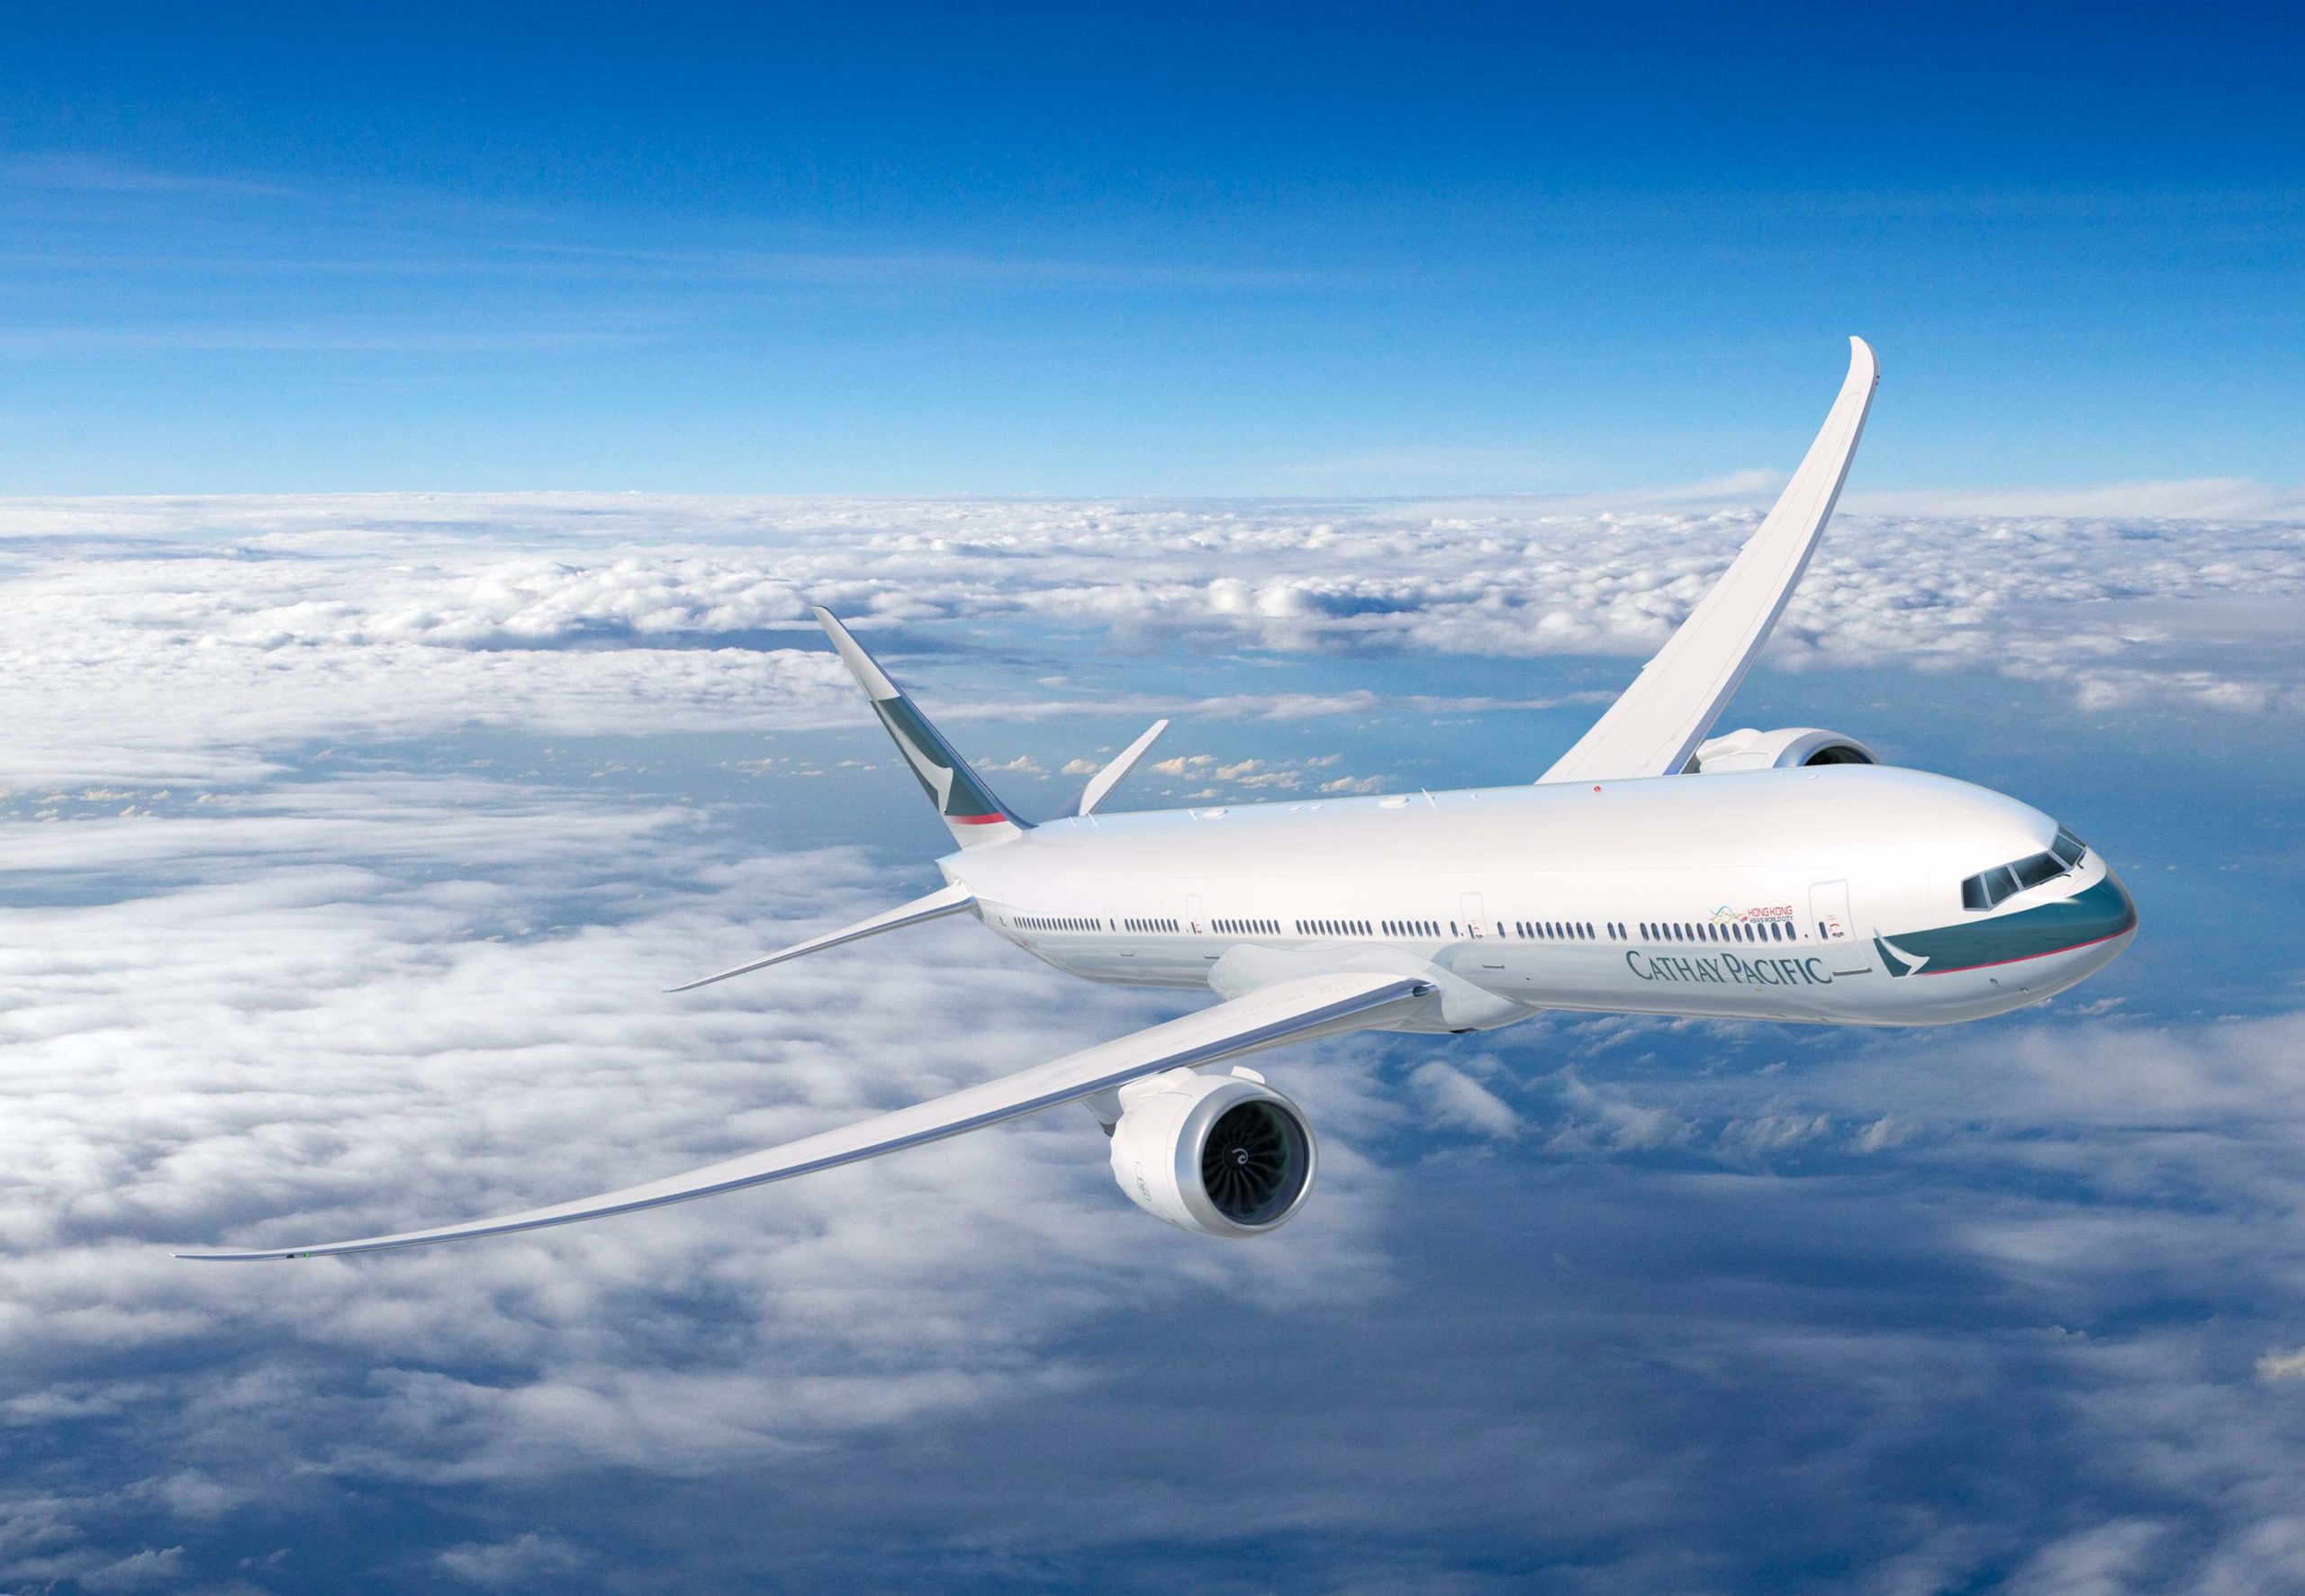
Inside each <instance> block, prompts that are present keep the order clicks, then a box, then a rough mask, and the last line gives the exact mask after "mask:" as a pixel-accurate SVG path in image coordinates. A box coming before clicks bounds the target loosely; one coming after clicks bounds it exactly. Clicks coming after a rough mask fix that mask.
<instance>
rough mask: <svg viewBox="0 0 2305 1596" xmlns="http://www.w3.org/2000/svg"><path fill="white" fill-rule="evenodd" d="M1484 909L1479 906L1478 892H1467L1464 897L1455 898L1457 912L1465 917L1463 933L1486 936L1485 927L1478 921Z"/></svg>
mask: <svg viewBox="0 0 2305 1596" xmlns="http://www.w3.org/2000/svg"><path fill="white" fill-rule="evenodd" d="M1485 912H1486V911H1485V910H1484V909H1483V908H1482V907H1481V902H1480V894H1479V893H1478V892H1468V893H1466V894H1465V895H1464V897H1461V898H1460V899H1458V900H1457V913H1459V914H1460V915H1463V916H1464V917H1465V934H1466V935H1467V936H1487V934H1488V932H1487V928H1486V927H1485V926H1483V925H1482V924H1481V923H1480V917H1481V915H1483V914H1484V913H1485Z"/></svg>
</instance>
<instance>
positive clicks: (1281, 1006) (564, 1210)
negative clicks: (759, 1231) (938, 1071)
mask: <svg viewBox="0 0 2305 1596" xmlns="http://www.w3.org/2000/svg"><path fill="white" fill-rule="evenodd" d="M1430 990H1431V987H1429V985H1427V984H1426V983H1425V982H1423V981H1420V980H1418V979H1416V978H1414V977H1403V976H1397V975H1374V974H1352V975H1320V976H1305V977H1300V978H1297V979H1294V980H1287V981H1278V982H1275V983H1273V984H1272V985H1271V986H1269V987H1260V988H1259V989H1257V990H1256V991H1253V992H1250V993H1247V994H1244V995H1243V996H1239V997H1236V998H1234V999H1232V1000H1231V1001H1229V1002H1225V1003H1220V1004H1218V1005H1216V1006H1215V1007H1214V1008H1207V1009H1203V1010H1201V1011H1200V1012H1199V1013H1198V1014H1187V1015H1186V1016H1184V1018H1182V1019H1180V1020H1171V1021H1170V1022H1168V1023H1166V1024H1163V1025H1155V1026H1153V1027H1152V1028H1151V1029H1150V1030H1145V1031H1139V1032H1135V1033H1134V1035H1130V1036H1124V1037H1121V1038H1119V1039H1118V1040H1116V1041H1107V1042H1100V1043H1099V1044H1098V1045H1097V1046H1095V1047H1092V1048H1089V1049H1087V1050H1084V1051H1081V1052H1078V1053H1071V1054H1068V1055H1067V1056H1065V1057H1064V1058H1062V1059H1054V1060H1053V1061H1051V1062H1049V1063H1046V1064H1039V1065H1035V1066H1034V1067H1033V1068H1031V1069H1023V1070H1019V1071H1017V1073H1016V1074H1014V1075H1010V1076H1004V1077H1003V1078H1000V1079H999V1080H995V1081H988V1082H986V1083H985V1084H983V1085H982V1086H974V1087H963V1088H962V1089H961V1090H959V1091H957V1092H953V1093H949V1094H947V1095H946V1096H942V1097H938V1098H936V1099H934V1100H932V1101H930V1102H927V1103H921V1104H917V1105H914V1106H912V1107H910V1108H899V1109H898V1110H896V1111H895V1112H894V1113H892V1114H881V1115H880V1116H879V1117H877V1118H874V1119H869V1120H865V1121H863V1122H861V1123H857V1124H854V1125H849V1126H846V1127H845V1128H843V1129H841V1130H837V1131H826V1132H821V1133H820V1134H818V1135H815V1136H804V1137H802V1138H801V1139H800V1141H788V1142H786V1143H785V1144H784V1145H783V1146H782V1147H773V1148H770V1149H769V1150H766V1151H764V1152H756V1153H746V1154H745V1155H744V1156H743V1157H741V1158H735V1159H727V1160H725V1161H723V1162H721V1163H718V1164H710V1165H707V1166H706V1167H705V1168H701V1169H694V1170H691V1171H690V1172H689V1173H687V1174H685V1175H674V1176H671V1177H667V1178H665V1179H663V1180H655V1181H650V1182H648V1183H647V1184H646V1185H643V1186H627V1187H625V1188H624V1189H623V1190H621V1191H614V1192H608V1193H605V1194H603V1195H600V1196H597V1197H583V1198H580V1199H578V1200H577V1201H575V1202H574V1203H560V1204H555V1205H554V1206H552V1207H549V1208H531V1209H529V1210H528V1211H527V1212H526V1213H508V1214H505V1215H503V1216H502V1217H501V1218H498V1219H483V1220H474V1221H471V1222H467V1223H465V1224H454V1225H442V1226H439V1227H438V1228H437V1229H433V1230H428V1231H402V1232H400V1233H399V1234H398V1235H392V1236H368V1237H364V1238H362V1239H361V1240H356V1241H330V1242H326V1243H323V1244H321V1245H319V1246H312V1247H272V1248H258V1249H249V1250H247V1251H213V1252H180V1253H178V1254H176V1256H177V1257H178V1258H198V1259H202V1260H205V1261H210V1262H226V1263H241V1262H253V1261H255V1260H258V1259H262V1258H325V1257H329V1256H330V1255H333V1254H338V1253H348V1252H377V1251H381V1250H383V1249H386V1248H392V1247H418V1246H422V1245H424V1244H426V1243H428V1242H433V1241H461V1240H466V1239H467V1238H469V1237H474V1236H501V1235H504V1234H506V1233H507V1232H510V1231H533V1230H538V1229H541V1228H543V1227H544V1226H546V1225H565V1224H574V1223H575V1222H577V1221H579V1220H586V1219H604V1218H606V1217H608V1216H609V1215H610V1214H612V1213H632V1212H634V1211H635V1210H637V1209H642V1208H655V1207H659V1206H661V1205H663V1204H666V1203H685V1202H687V1201H689V1200H690V1199H692V1198H694V1197H710V1196H713V1195H717V1194H719V1193H720V1192H732V1191H735V1190H737V1188H738V1187H740V1186H761V1185H764V1184H765V1183H767V1182H769V1181H773V1180H789V1179H791V1177H794V1176H796V1175H809V1174H813V1173H815V1172H816V1171H817V1170H819V1169H832V1168H838V1167H839V1166H840V1165H843V1164H854V1163H859V1162H862V1161H863V1159H876V1158H879V1157H880V1156H881V1154H882V1153H892V1152H898V1151H900V1150H903V1149H905V1148H908V1147H918V1146H920V1145H921V1144H922V1143H924V1142H929V1141H942V1140H944V1139H945V1137H947V1136H958V1135H960V1134H961V1133H963V1132H967V1131H977V1130H981V1129H983V1128H984V1127H985V1126H987V1125H997V1124H999V1123H1000V1122H1001V1121H1003V1120H1013V1119H1018V1118H1021V1117H1023V1116H1024V1115H1026V1114H1037V1113H1039V1112H1040V1111H1041V1110H1042V1109H1044V1108H1053V1107H1054V1106H1056V1105H1058V1104H1062V1103H1073V1102H1077V1101H1079V1100H1080V1099H1081V1098H1083V1097H1088V1096H1093V1095H1095V1094H1096V1093H1098V1092H1102V1091H1108V1090H1110V1089H1111V1088H1113V1087H1118V1086H1121V1085H1123V1084H1124V1083H1125V1082H1128V1081H1132V1080H1134V1079H1135V1078H1138V1077H1139V1076H1145V1075H1153V1074H1157V1073H1159V1072H1160V1071H1162V1070H1163V1069H1178V1068H1180V1067H1182V1068H1196V1067H1198V1066H1200V1065H1203V1064H1210V1063H1214V1062H1216V1060H1218V1059H1229V1058H1232V1057H1234V1055H1236V1054H1239V1053H1245V1052H1249V1051H1252V1050H1255V1049H1258V1048H1265V1047H1270V1046H1273V1045H1274V1044H1276V1043H1279V1042H1283V1041H1298V1040H1302V1039H1304V1038H1306V1037H1309V1036H1315V1035H1333V1034H1335V1033H1337V1032H1344V1031H1358V1030H1361V1029H1363V1028H1365V1027H1367V1026H1368V1025H1369V1024H1370V1023H1373V1022H1374V1020H1375V1018H1376V1016H1377V1014H1378V1012H1379V1011H1380V1010H1384V1009H1388V1008H1390V1007H1392V1006H1393V1005H1396V1004H1401V1003H1406V1002H1408V1001H1410V1000H1412V999H1415V998H1417V997H1420V996H1424V994H1425V993H1426V992H1428V991H1430Z"/></svg>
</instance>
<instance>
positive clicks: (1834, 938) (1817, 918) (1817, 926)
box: [1809, 881, 1849, 942]
mask: <svg viewBox="0 0 2305 1596" xmlns="http://www.w3.org/2000/svg"><path fill="white" fill-rule="evenodd" d="M1809 929H1810V930H1811V931H1813V932H1815V933H1816V934H1817V940H1818V941H1819V942H1844V941H1846V940H1848V937H1849V883H1848V882H1847V881H1820V882H1818V883H1817V884H1816V885H1815V886H1813V887H1812V888H1809Z"/></svg>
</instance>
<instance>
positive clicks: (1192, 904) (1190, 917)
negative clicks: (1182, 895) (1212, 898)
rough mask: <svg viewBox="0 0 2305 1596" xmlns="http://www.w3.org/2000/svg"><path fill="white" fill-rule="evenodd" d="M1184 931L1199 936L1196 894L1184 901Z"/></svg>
mask: <svg viewBox="0 0 2305 1596" xmlns="http://www.w3.org/2000/svg"><path fill="white" fill-rule="evenodd" d="M1185 929H1186V930H1187V931H1189V932H1190V933H1192V934H1193V935H1195V936H1198V935H1200V934H1201V925H1200V894H1199V893H1198V892H1196V893H1194V894H1192V895H1191V896H1190V897H1187V898H1186V899H1185Z"/></svg>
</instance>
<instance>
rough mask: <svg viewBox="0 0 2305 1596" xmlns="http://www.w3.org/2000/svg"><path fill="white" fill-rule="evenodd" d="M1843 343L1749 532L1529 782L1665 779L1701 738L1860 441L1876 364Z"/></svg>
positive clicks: (1812, 541)
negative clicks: (1830, 387) (1804, 439)
mask: <svg viewBox="0 0 2305 1596" xmlns="http://www.w3.org/2000/svg"><path fill="white" fill-rule="evenodd" d="M1880 380H1881V368H1880V365H1879V363H1878V362H1876V360H1875V359H1874V358H1873V351H1872V349H1871V348H1870V347H1868V346H1867V344H1866V342H1865V340H1864V339H1863V338H1851V339H1849V377H1848V379H1847V380H1846V381H1845V382H1843V383H1841V387H1840V396H1839V398H1838V399H1836V400H1834V401H1833V408H1832V409H1831V410H1830V411H1829V412H1828V413H1827V414H1826V416H1825V425H1824V428H1823V429H1822V430H1821V431H1820V432H1819V433H1818V434H1817V441H1816V442H1814V443H1812V444H1811V445H1810V446H1809V453H1808V455H1806V456H1805V457H1803V460H1802V462H1801V468H1800V469H1799V470H1798V471H1795V472H1794V473H1793V480H1792V481H1791V482H1787V483H1785V491H1784V492H1783V493H1781V494H1779V495H1778V496H1777V500H1776V508H1775V509H1771V510H1770V511H1769V512H1768V518H1767V520H1765V521H1763V522H1762V523H1761V527H1760V530H1759V531H1758V532H1756V533H1754V534H1753V536H1752V537H1751V538H1750V539H1749V541H1748V542H1747V543H1746V545H1745V546H1744V548H1743V549H1742V550H1740V552H1739V554H1738V555H1737V557H1736V559H1735V560H1734V561H1732V562H1731V564H1730V566H1729V569H1728V570H1726V571H1724V572H1722V574H1721V580H1720V581H1719V582H1714V583H1713V591H1711V592H1709V593H1707V594H1705V596H1704V599H1703V600H1701V601H1700V602H1699V603H1698V605H1697V607H1696V608H1695V609H1692V610H1691V611H1689V617H1688V618H1687V619H1686V620H1685V621H1683V622H1682V623H1681V626H1680V629H1679V630H1678V631H1677V632H1675V633H1674V634H1673V635H1672V636H1670V637H1669V638H1668V639H1667V640H1666V642H1665V646H1664V647H1663V648H1661V649H1659V650H1658V651H1657V655H1656V657H1655V658H1654V659H1651V660H1650V662H1649V663H1647V664H1646V665H1643V666H1642V667H1641V674H1640V675H1639V676H1638V677H1636V678H1634V679H1633V683H1632V686H1631V687H1629V688H1627V689H1625V690H1624V692H1623V696H1621V697H1620V698H1619V699H1617V701H1616V702H1615V703H1614V704H1612V705H1610V706H1609V709H1608V713H1607V714H1605V715H1604V716H1602V717H1601V718H1600V719H1598V720H1597V721H1595V722H1594V723H1593V729H1592V730H1590V731H1588V732H1586V734H1585V735H1584V736H1582V737H1580V738H1579V739H1577V745H1576V746H1575V747H1574V748H1571V749H1570V750H1569V751H1568V753H1565V754H1563V755H1561V756H1560V758H1559V760H1558V761H1557V762H1554V764H1553V767H1552V768H1551V769H1550V770H1549V771H1546V772H1545V773H1544V774H1543V775H1541V776H1540V777H1538V778H1537V780H1538V781H1539V782H1547V781H1604V780H1618V781H1622V780H1627V779H1628V778H1631V777H1635V776H1670V775H1675V774H1677V773H1678V772H1679V771H1681V769H1682V768H1683V767H1684V766H1686V764H1687V763H1688V762H1689V756H1690V755H1691V754H1693V753H1695V752H1696V748H1697V744H1700V743H1702V742H1704V739H1705V737H1706V735H1708V734H1709V733H1711V731H1712V730H1713V722H1714V721H1716V720H1718V719H1719V718H1720V717H1721V712H1722V710H1723V709H1725V708H1728V705H1729V700H1730V699H1731V698H1734V697H1735V696H1736V692H1737V688H1738V686H1739V684H1740V683H1741V682H1742V681H1744V680H1745V672H1747V671H1749V670H1750V669H1751V668H1752V663H1753V661H1754V659H1755V658H1756V657H1757V656H1758V654H1760V651H1761V645H1763V644H1764V643H1766V642H1767V641H1768V635H1769V632H1770V630H1771V629H1772V628H1773V627H1776V618H1777V617H1778V616H1780V615H1782V614H1783V613H1785V601H1786V600H1789V599H1790V598H1792V597H1793V589H1794V584H1796V583H1797V582H1800V580H1801V574H1802V573H1803V572H1804V571H1806V570H1808V568H1809V556H1810V555H1812V554H1813V553H1814V552H1815V551H1816V547H1817V537H1818V535H1819V534H1820V533H1821V532H1823V531H1824V529H1825V522H1826V521H1828V520H1829V519H1830V518H1831V517H1832V513H1833V503H1834V501H1835V500H1838V499H1839V497H1840V485H1841V483H1842V482H1843V481H1844V480H1845V479H1846V478H1847V477H1848V475H1849V461H1850V459H1851V458H1852V457H1853V456H1854V455H1856V453H1857V440H1858V438H1859V437H1862V436H1863V434H1864V431H1865V413H1866V411H1867V410H1870V409H1871V408H1872V404H1873V390H1874V388H1875V386H1876V384H1878V383H1879V382H1880Z"/></svg>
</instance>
